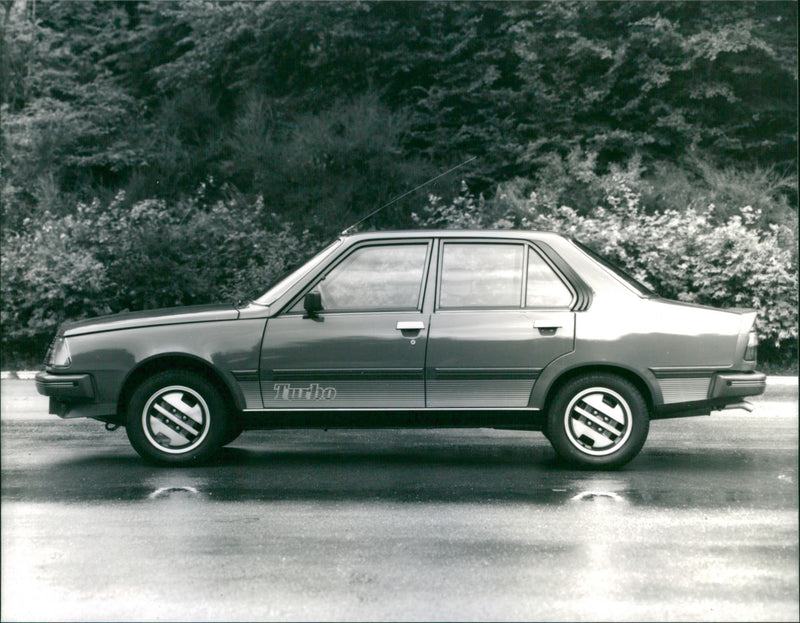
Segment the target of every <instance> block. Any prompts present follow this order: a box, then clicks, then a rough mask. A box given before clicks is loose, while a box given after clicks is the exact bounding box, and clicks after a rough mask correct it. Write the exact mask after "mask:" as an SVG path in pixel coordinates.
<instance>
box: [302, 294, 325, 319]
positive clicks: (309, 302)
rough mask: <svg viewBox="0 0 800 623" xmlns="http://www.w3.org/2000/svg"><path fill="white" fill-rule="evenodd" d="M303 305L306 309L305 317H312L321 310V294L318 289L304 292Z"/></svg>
mask: <svg viewBox="0 0 800 623" xmlns="http://www.w3.org/2000/svg"><path fill="white" fill-rule="evenodd" d="M303 307H304V308H305V310H306V315H305V317H306V318H313V317H314V316H316V315H317V314H318V313H319V312H321V311H322V294H320V292H319V290H312V291H311V292H306V295H305V297H304V298H303Z"/></svg>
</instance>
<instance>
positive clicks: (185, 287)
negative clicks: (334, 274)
mask: <svg viewBox="0 0 800 623" xmlns="http://www.w3.org/2000/svg"><path fill="white" fill-rule="evenodd" d="M25 225H26V227H27V230H26V231H24V232H22V233H17V234H9V235H8V236H6V239H5V241H4V244H3V249H2V267H3V280H2V289H1V290H0V291H1V292H2V325H3V334H2V346H3V353H4V356H5V357H6V358H9V359H12V360H15V361H20V360H21V361H25V362H26V363H31V362H32V361H36V359H37V358H38V357H40V356H41V355H42V354H43V353H44V349H45V347H46V344H47V341H48V340H49V339H50V338H51V337H52V334H53V332H54V331H55V329H56V327H57V326H58V324H59V323H60V322H62V321H64V320H67V319H70V320H73V319H79V318H84V317H90V316H96V315H98V314H103V313H110V312H117V311H123V310H126V309H127V310H138V309H149V308H155V307H168V306H173V305H185V304H194V303H207V302H212V301H224V300H230V301H233V300H236V299H239V298H242V297H244V296H246V295H247V294H253V293H254V292H255V291H265V290H266V289H267V286H268V285H269V282H270V281H272V280H273V279H274V278H275V277H276V276H278V275H279V274H281V273H283V272H285V270H286V269H287V267H288V266H289V265H293V264H296V263H298V262H299V261H300V260H301V259H302V258H303V257H304V256H305V255H306V254H307V250H308V249H309V247H310V245H311V244H312V243H313V241H306V240H304V239H302V238H300V237H299V236H298V235H296V234H295V233H293V232H292V230H291V228H290V226H289V225H288V224H287V223H285V222H283V221H281V220H279V219H277V218H276V217H274V216H273V215H271V214H269V213H267V211H266V209H265V207H264V202H263V201H262V200H260V199H257V200H256V201H255V202H254V203H253V204H252V205H247V204H244V205H242V204H240V202H238V201H236V200H233V199H231V200H227V201H216V202H213V203H211V204H206V202H205V200H204V190H203V188H202V187H201V191H200V192H198V193H197V194H196V195H195V196H193V197H190V198H185V199H182V200H180V201H177V202H175V203H171V204H168V203H166V202H165V201H163V200H153V199H149V200H145V201H139V202H137V203H135V204H134V205H132V206H128V205H127V204H126V202H125V196H124V195H123V194H121V193H120V194H119V195H117V197H116V198H115V199H114V200H113V201H111V202H110V203H109V204H108V205H103V204H102V203H101V202H100V201H98V200H96V201H94V202H92V203H90V204H81V205H79V206H78V208H77V210H76V213H75V214H74V215H68V216H63V217H55V216H53V215H51V214H49V213H46V214H45V216H44V218H43V219H42V222H33V221H32V220H31V219H28V221H27V222H26V223H25Z"/></svg>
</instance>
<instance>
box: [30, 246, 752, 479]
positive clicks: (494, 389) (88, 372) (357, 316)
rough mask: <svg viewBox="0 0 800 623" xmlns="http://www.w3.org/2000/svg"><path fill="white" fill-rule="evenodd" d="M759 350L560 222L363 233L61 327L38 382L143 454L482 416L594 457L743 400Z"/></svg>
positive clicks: (742, 327)
mask: <svg viewBox="0 0 800 623" xmlns="http://www.w3.org/2000/svg"><path fill="white" fill-rule="evenodd" d="M757 346H758V338H757V334H756V312H755V311H753V310H749V309H728V310H720V309H714V308H710V307H704V306H700V305H694V304H688V303H683V302H678V301H673V300H667V299H664V298H661V297H659V296H657V295H656V294H654V293H653V292H652V291H650V290H649V289H648V288H646V287H645V286H644V285H642V284H641V283H639V282H637V281H636V280H635V279H633V278H632V277H630V276H629V275H627V274H626V273H625V272H623V271H622V270H620V269H619V268H617V267H615V266H614V265H613V264H612V263H610V262H608V261H606V260H605V259H603V258H602V257H601V256H599V255H598V254H596V253H595V252H593V251H592V250H590V249H589V248H588V247H586V246H584V245H582V244H581V243H579V242H577V241H575V240H571V239H569V238H566V237H563V236H561V235H558V234H554V233H543V232H530V231H455V230H447V231H423V230H420V231H405V232H396V231H392V232H369V233H359V234H353V235H342V236H340V237H339V238H337V239H336V240H335V241H334V242H333V243H331V244H330V245H329V246H327V247H326V248H324V249H323V250H322V251H321V252H320V253H318V254H317V255H315V256H314V257H313V258H312V259H310V260H309V261H308V262H307V263H305V264H304V265H302V266H301V267H299V268H298V269H297V270H295V271H294V272H292V273H291V274H289V275H288V276H287V277H285V278H283V279H282V280H280V281H279V282H278V283H277V284H275V285H274V286H273V287H271V288H269V290H268V291H267V292H265V293H264V294H263V295H261V296H260V297H258V298H257V299H255V300H252V301H247V302H245V303H240V304H238V305H235V304H227V305H203V306H194V307H180V308H173V309H162V310H155V311H142V312H125V313H119V314H115V315H110V316H104V317H98V318H93V319H87V320H81V321H78V322H71V323H65V324H63V325H62V326H61V327H59V329H58V332H57V335H56V336H55V338H54V340H53V342H52V345H51V346H50V348H49V352H48V354H47V357H46V362H45V367H44V370H43V371H41V372H39V373H38V375H37V376H36V385H37V388H38V391H39V392H40V393H41V394H44V395H46V396H49V397H50V412H51V413H53V414H55V415H58V416H60V417H62V418H75V417H87V418H94V419H96V420H100V421H102V422H105V423H106V426H107V427H108V428H115V427H118V426H124V427H125V429H126V431H127V435H128V438H129V440H130V443H131V445H132V446H133V448H134V449H135V450H136V451H137V452H138V453H139V454H140V455H141V456H142V457H144V458H145V459H147V460H149V461H153V462H157V463H160V464H167V465H183V464H193V463H201V462H206V461H208V460H209V459H211V458H212V457H213V456H215V455H216V454H217V453H218V452H219V450H220V449H221V448H222V447H223V446H225V445H227V444H229V443H231V442H232V441H233V440H235V439H236V438H237V437H238V435H239V434H240V433H241V432H242V431H243V430H247V429H277V428H298V429H299V428H325V429H328V428H335V427H363V428H400V427H483V428H502V429H517V430H529V431H541V432H543V433H544V435H545V436H546V437H547V439H548V440H549V441H550V443H551V444H552V446H553V448H554V449H555V451H556V453H557V454H558V456H559V457H561V459H563V460H564V461H566V462H567V463H569V464H572V465H575V466H580V467H590V468H599V469H608V468H617V467H620V466H622V465H624V464H626V463H628V462H629V461H630V460H631V459H633V458H634V457H635V456H636V455H637V454H638V453H639V451H640V450H641V448H642V446H643V444H644V443H645V439H646V437H647V434H648V430H649V426H650V421H651V420H658V419H663V418H676V417H684V416H692V415H708V414H710V413H711V412H712V411H714V410H721V409H726V408H747V409H751V408H752V406H751V405H750V403H748V402H747V401H746V400H745V398H746V397H748V396H754V395H758V394H761V393H763V392H764V389H765V386H766V377H765V375H764V374H762V373H759V372H757V371H756V370H755V367H756V359H757V356H756V352H757Z"/></svg>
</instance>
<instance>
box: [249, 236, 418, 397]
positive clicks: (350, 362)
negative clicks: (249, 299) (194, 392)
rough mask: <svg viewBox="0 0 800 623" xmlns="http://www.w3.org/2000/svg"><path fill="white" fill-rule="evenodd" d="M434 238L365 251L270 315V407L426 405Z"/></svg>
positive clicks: (264, 355) (264, 359)
mask: <svg viewBox="0 0 800 623" xmlns="http://www.w3.org/2000/svg"><path fill="white" fill-rule="evenodd" d="M430 251H431V242H430V240H428V239H419V240H410V241H404V242H393V243H390V244H381V243H369V244H364V245H362V246H358V247H356V248H354V249H353V250H351V251H350V252H349V253H347V254H346V255H345V256H344V257H343V258H341V259H340V260H338V261H337V262H335V263H334V265H333V266H332V267H330V268H328V269H326V270H325V271H324V273H323V275H322V276H321V278H320V279H318V280H317V281H316V282H315V283H314V284H313V286H312V287H311V288H310V289H311V290H314V291H317V292H319V293H320V298H321V302H322V310H321V311H319V312H318V313H316V314H312V315H310V316H309V314H307V313H306V312H305V310H304V306H303V300H302V298H301V299H299V300H298V301H296V302H295V303H294V304H293V305H291V306H290V308H289V309H288V310H286V311H285V312H284V313H282V314H280V315H278V316H276V317H274V318H270V319H269V320H268V322H267V328H266V333H265V336H264V342H263V345H262V351H261V371H260V375H261V376H260V378H261V395H262V399H263V402H264V407H265V408H269V409H282V410H283V409H286V410H294V409H303V410H306V409H308V410H326V409H349V410H353V409H360V408H363V409H376V408H380V409H391V408H397V409H409V408H420V407H424V405H425V374H424V368H425V344H426V340H427V337H428V318H427V317H426V315H425V314H423V313H422V296H423V294H422V293H423V289H424V281H425V276H426V275H427V273H428V271H427V265H428V262H429V261H430Z"/></svg>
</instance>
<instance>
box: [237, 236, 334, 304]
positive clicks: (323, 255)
mask: <svg viewBox="0 0 800 623" xmlns="http://www.w3.org/2000/svg"><path fill="white" fill-rule="evenodd" d="M340 244H342V240H341V238H340V239H338V240H335V241H334V242H332V243H331V244H330V245H328V246H327V247H325V249H323V250H322V251H320V252H319V253H317V254H316V255H315V256H314V257H312V258H311V259H310V260H308V261H307V262H306V263H305V264H303V265H302V266H301V267H300V268H298V269H296V270H292V271H291V272H290V273H288V274H287V275H286V276H285V277H283V278H282V279H280V281H278V282H277V283H276V284H275V285H273V286H272V287H271V288H270V289H269V290H267V291H266V292H265V293H264V294H262V295H261V296H260V297H258V298H257V299H256V300H255V301H253V302H254V303H255V304H256V305H270V304H271V303H274V302H275V301H276V300H277V299H278V298H280V297H281V296H283V295H284V294H285V293H286V292H287V290H289V288H290V287H292V285H294V283H295V282H296V281H297V280H298V279H301V278H302V277H304V276H305V275H307V274H308V273H310V272H311V271H312V270H314V269H315V268H316V267H317V266H319V265H320V264H322V262H323V261H325V260H326V259H327V258H328V257H329V256H330V255H331V254H332V253H333V251H334V249H336V248H337V247H338V246H339V245H340Z"/></svg>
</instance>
